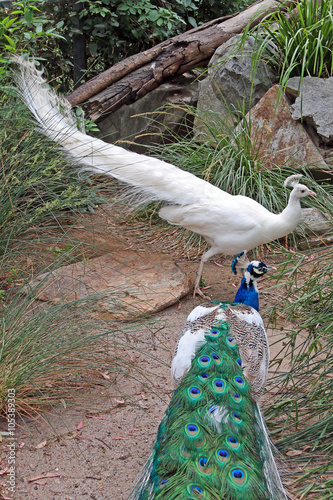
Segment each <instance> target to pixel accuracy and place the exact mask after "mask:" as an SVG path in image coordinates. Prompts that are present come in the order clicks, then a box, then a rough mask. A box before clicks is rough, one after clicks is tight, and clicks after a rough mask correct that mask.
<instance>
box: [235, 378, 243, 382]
mask: <svg viewBox="0 0 333 500" xmlns="http://www.w3.org/2000/svg"><path fill="white" fill-rule="evenodd" d="M235 382H237V384H244V380H243V379H242V378H241V377H236V378H235Z"/></svg>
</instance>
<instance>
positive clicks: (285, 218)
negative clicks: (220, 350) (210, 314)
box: [12, 56, 315, 297]
mask: <svg viewBox="0 0 333 500" xmlns="http://www.w3.org/2000/svg"><path fill="white" fill-rule="evenodd" d="M12 59H13V61H14V62H15V63H16V66H17V69H16V70H15V76H16V82H17V86H18V88H19V91H20V94H21V97H22V99H23V101H24V103H25V104H26V106H27V107H28V108H29V109H30V111H31V113H32V114H33V116H34V118H35V121H36V123H37V124H38V127H39V130H40V131H41V132H42V133H43V134H45V135H46V136H47V137H48V138H50V139H51V140H52V141H54V142H55V143H56V144H58V145H59V146H60V147H61V148H62V149H63V150H64V151H65V152H66V153H67V154H69V155H70V156H71V157H72V158H74V159H75V161H76V162H77V163H78V164H80V169H81V170H88V171H90V172H92V173H95V174H103V175H106V176H109V177H115V178H116V179H118V180H120V181H122V182H123V183H125V184H126V185H129V186H130V187H131V190H132V192H135V193H136V194H139V195H140V197H141V198H140V199H141V200H142V199H144V200H145V201H149V200H162V201H164V202H165V203H166V205H165V206H163V207H162V208H161V210H160V211H159V215H160V217H162V218H163V219H165V220H167V221H168V222H169V223H170V224H176V225H178V226H182V227H184V228H187V229H189V230H191V231H193V232H195V233H198V234H200V235H201V236H203V237H204V238H205V240H206V241H207V243H208V244H209V245H210V248H209V250H208V251H207V252H205V253H204V254H203V256H202V258H201V262H200V266H199V270H198V274H197V278H196V281H195V286H194V294H193V296H194V295H195V294H196V293H198V294H200V295H201V296H203V297H205V296H204V294H203V293H202V291H201V290H200V288H199V282H200V278H201V275H202V271H203V266H204V263H205V262H206V261H207V260H208V259H209V258H211V257H212V256H213V255H216V254H224V255H235V254H238V253H239V252H241V251H242V250H244V249H245V250H251V249H253V248H254V247H256V246H258V245H261V244H263V243H268V242H270V241H272V240H275V239H278V238H281V237H282V236H285V235H286V234H288V233H290V232H291V231H293V230H294V229H295V228H296V226H297V225H298V224H299V223H300V221H301V205H300V198H303V197H304V196H308V195H313V194H315V193H314V192H313V191H311V190H310V189H308V188H307V187H306V186H304V185H303V184H299V179H300V177H302V176H301V175H292V176H290V177H288V178H287V179H286V180H285V182H284V185H285V186H291V187H292V188H293V190H292V192H291V194H290V197H289V202H288V205H287V206H286V208H285V209H284V210H283V211H282V212H281V213H280V214H273V213H271V212H269V211H268V210H267V209H266V208H264V207H263V206H262V205H260V203H257V202H256V201H254V200H252V199H251V198H248V197H246V196H241V195H237V196H234V195H231V194H229V193H227V192H225V191H222V190H221V189H219V188H218V187H216V186H213V185H212V184H210V183H209V182H206V181H204V180H203V179H199V178H198V177H196V176H195V175H193V174H191V173H189V172H185V171H183V170H181V169H179V168H177V167H175V166H174V165H171V164H169V163H166V162H164V161H161V160H159V159H157V158H151V157H149V156H145V155H140V154H137V153H134V152H130V151H127V150H125V149H123V148H121V147H119V146H115V145H113V144H108V143H105V142H104V141H102V140H100V139H96V138H94V137H91V136H89V135H86V134H85V133H83V132H81V131H79V130H78V128H77V124H76V119H75V117H74V116H73V115H72V112H71V107H70V104H69V103H68V101H66V99H60V98H59V97H58V96H57V95H56V93H55V92H54V91H53V90H52V89H51V88H49V87H47V86H46V85H45V81H44V79H43V78H42V76H41V75H42V71H38V70H37V69H36V67H35V65H34V63H33V62H28V61H26V60H24V58H23V57H21V56H13V57H12Z"/></svg>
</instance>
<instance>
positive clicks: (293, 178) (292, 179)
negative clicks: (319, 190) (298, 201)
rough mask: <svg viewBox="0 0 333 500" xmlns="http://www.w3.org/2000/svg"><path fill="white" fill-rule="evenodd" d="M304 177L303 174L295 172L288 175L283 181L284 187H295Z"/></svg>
mask: <svg viewBox="0 0 333 500" xmlns="http://www.w3.org/2000/svg"><path fill="white" fill-rule="evenodd" d="M302 177H304V176H303V175H302V174H294V175H290V176H289V177H287V178H286V179H285V181H284V183H283V185H284V187H292V188H294V187H295V186H297V184H298V183H299V181H300V179H301V178H302Z"/></svg>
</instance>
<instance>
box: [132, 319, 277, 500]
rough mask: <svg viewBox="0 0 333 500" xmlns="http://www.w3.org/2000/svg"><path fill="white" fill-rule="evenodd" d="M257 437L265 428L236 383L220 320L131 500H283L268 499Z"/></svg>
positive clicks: (237, 367)
mask: <svg viewBox="0 0 333 500" xmlns="http://www.w3.org/2000/svg"><path fill="white" fill-rule="evenodd" d="M258 429H259V431H258ZM261 432H264V433H265V432H266V431H265V429H264V428H263V426H262V421H261V415H260V410H259V408H258V406H257V403H256V402H255V401H254V400H253V398H252V396H251V389H250V386H249V384H248V383H247V381H246V380H245V378H244V375H243V370H242V368H241V362H240V357H239V352H238V347H237V344H236V343H235V340H234V339H232V338H230V336H229V325H228V323H225V322H222V323H220V324H218V325H217V326H213V327H212V328H211V330H210V332H209V333H207V334H206V342H205V344H204V345H203V346H202V347H201V348H200V349H199V350H198V351H197V353H196V356H195V359H194V360H193V361H192V365H191V369H190V371H189V372H188V373H187V374H186V375H185V376H184V377H183V379H182V382H181V385H180V386H179V387H178V388H177V389H176V390H175V392H174V395H173V397H172V400H171V402H170V405H169V407H168V409H167V411H166V414H165V416H164V418H163V420H162V422H161V424H160V427H159V430H158V435H157V439H156V442H155V446H154V450H153V454H152V456H151V458H150V461H149V465H148V468H147V469H146V477H145V478H141V480H140V482H139V483H138V487H137V490H136V494H135V496H133V497H132V498H136V499H138V500H145V499H160V500H162V499H163V500H173V499H174V500H176V499H177V500H181V499H192V500H195V499H209V500H210V499H216V500H217V499H218V500H221V499H228V500H251V499H253V500H258V499H260V500H265V499H271V498H274V499H280V498H285V496H284V495H283V494H281V495H279V494H278V493H277V494H276V495H275V494H274V493H273V495H272V492H271V489H272V485H270V484H269V481H267V480H266V477H265V476H266V475H267V462H265V459H266V458H265V456H266V455H267V454H269V453H270V451H267V446H268V448H269V445H267V446H266V448H265V447H264V446H263V444H262V441H263V440H265V439H266V441H267V435H266V436H265V437H262V436H261ZM267 442H268V441H267ZM272 460H273V463H274V459H272ZM265 463H266V465H265ZM274 466H275V463H274ZM278 481H279V478H278ZM140 483H141V485H140Z"/></svg>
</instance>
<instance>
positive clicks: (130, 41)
mask: <svg viewBox="0 0 333 500" xmlns="http://www.w3.org/2000/svg"><path fill="white" fill-rule="evenodd" d="M249 3H251V2H250V1H240V0H233V1H232V2H220V1H218V0H209V2H203V1H202V0H177V2H172V1H164V2H162V1H161V0H140V1H135V0H97V1H93V0H87V1H85V0H77V1H76V2H61V3H52V4H50V3H49V2H48V1H47V0H21V2H17V5H16V3H15V4H13V10H8V11H6V16H7V17H9V18H10V19H12V18H15V16H16V15H18V14H15V12H18V11H22V12H23V14H19V17H18V19H17V20H16V21H15V23H14V25H13V26H14V28H13V29H18V28H21V24H22V23H23V24H22V27H23V28H24V29H23V28H22V29H23V31H22V30H21V31H22V34H23V35H25V31H24V30H27V31H28V34H27V40H28V39H30V37H32V36H33V35H32V34H33V33H34V30H35V31H36V30H37V26H38V33H39V31H40V30H41V27H42V31H43V32H45V33H46V34H48V33H51V31H50V30H51V27H52V29H54V30H56V31H52V33H59V32H61V38H60V37H58V38H57V39H56V38H53V39H51V38H49V39H48V40H46V39H45V37H43V36H42V35H43V32H42V31H41V32H40V36H41V37H42V38H41V40H42V42H43V43H42V44H41V46H40V47H39V48H38V46H37V45H36V44H35V43H34V39H32V40H31V44H30V46H29V51H30V53H32V54H34V55H35V56H37V57H38V58H41V59H43V64H44V66H45V67H46V70H47V72H48V73H49V75H50V77H52V78H56V79H57V83H58V85H60V87H61V89H62V90H63V91H67V92H68V90H69V88H70V87H72V85H73V74H72V72H73V68H74V65H75V64H76V61H74V50H75V52H76V53H79V54H80V64H81V65H82V71H81V77H82V79H88V78H92V77H93V76H95V75H96V74H98V73H100V72H101V71H103V70H104V69H106V68H107V67H109V66H111V65H113V64H115V63H116V62H118V61H119V60H121V59H123V58H125V57H128V56H130V55H133V54H136V53H138V52H141V51H144V50H146V49H148V48H150V47H152V46H153V45H155V44H157V43H159V42H161V41H163V40H165V39H167V38H170V37H172V36H175V35H177V34H180V33H182V32H184V31H186V30H187V29H191V28H193V27H196V26H198V25H200V24H202V23H204V22H207V21H209V20H210V19H214V18H216V17H220V16H222V15H224V14H229V13H231V12H236V11H237V10H239V9H242V8H245V7H246V6H247V5H248V4H249ZM14 7H15V8H14ZM33 9H34V10H33ZM36 9H38V10H36ZM25 11H27V12H28V14H25ZM32 13H33V16H34V17H33V18H32V19H31V17H32ZM22 15H23V18H22ZM24 16H26V17H27V21H25V18H24ZM18 23H21V24H18ZM24 23H25V24H24ZM35 28H36V29H35ZM18 33H21V32H18ZM6 34H7V35H8V36H10V37H11V38H13V40H14V43H15V46H16V47H21V44H23V46H24V47H27V43H26V42H27V41H26V40H25V38H24V36H23V37H22V36H21V34H20V35H19V36H18V35H17V34H16V33H15V36H14V33H13V34H12V35H13V36H12V35H11V34H8V33H6ZM16 38H17V40H16ZM22 38H23V39H22ZM74 45H75V48H74ZM21 48H22V47H21ZM83 66H87V68H86V69H85V68H84V67H83ZM75 83H77V82H75Z"/></svg>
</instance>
